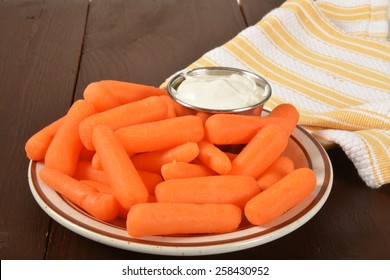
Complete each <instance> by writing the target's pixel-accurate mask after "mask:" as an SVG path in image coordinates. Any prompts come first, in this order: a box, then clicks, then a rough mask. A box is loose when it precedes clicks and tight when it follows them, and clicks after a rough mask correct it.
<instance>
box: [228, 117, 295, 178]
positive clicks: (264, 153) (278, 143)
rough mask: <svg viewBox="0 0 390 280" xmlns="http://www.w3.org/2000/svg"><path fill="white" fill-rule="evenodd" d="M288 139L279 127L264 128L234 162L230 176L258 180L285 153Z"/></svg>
mask: <svg viewBox="0 0 390 280" xmlns="http://www.w3.org/2000/svg"><path fill="white" fill-rule="evenodd" d="M288 139H289V136H288V135H287V133H286V132H285V131H284V130H283V129H281V128H280V127H279V126H276V125H272V124H271V125H267V126H266V127H264V128H262V129H261V130H259V132H258V133H257V134H256V135H255V136H254V137H253V138H252V140H251V141H249V143H248V144H247V145H246V146H245V147H244V149H243V150H242V151H241V152H240V153H239V154H238V155H237V157H236V158H235V159H234V160H233V161H232V169H231V171H230V174H237V175H248V176H252V177H254V178H258V177H259V176H260V174H261V173H263V172H264V171H265V170H266V169H267V168H268V167H270V166H271V164H272V163H273V162H274V161H275V160H276V159H277V158H278V157H279V156H280V155H281V154H282V153H283V151H284V150H285V149H286V147H287V144H288Z"/></svg>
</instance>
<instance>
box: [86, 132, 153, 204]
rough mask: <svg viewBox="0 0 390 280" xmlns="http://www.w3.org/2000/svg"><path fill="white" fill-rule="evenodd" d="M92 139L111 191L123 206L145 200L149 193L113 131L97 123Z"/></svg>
mask: <svg viewBox="0 0 390 280" xmlns="http://www.w3.org/2000/svg"><path fill="white" fill-rule="evenodd" d="M92 141H93V145H94V147H95V148H96V152H97V153H98V155H99V157H100V160H101V163H102V166H103V170H104V172H105V173H106V175H107V178H108V181H109V183H110V185H111V187H112V189H113V193H114V195H115V197H116V198H117V199H118V201H119V203H120V204H121V205H122V206H123V208H125V209H127V210H128V209H130V208H131V206H133V205H134V204H136V203H141V202H146V201H147V199H148V195H149V194H148V191H147V189H146V186H145V184H144V182H143V181H142V179H141V177H140V176H139V174H138V172H137V170H136V169H135V167H134V165H133V163H132V162H131V160H130V158H129V156H128V154H127V153H126V151H125V149H124V148H123V146H122V143H121V142H120V141H119V139H118V138H117V136H116V135H115V134H114V132H113V131H112V130H111V129H110V128H108V127H107V126H103V125H98V126H96V127H95V129H94V130H93V133H92ZM107 147H109V148H107Z"/></svg>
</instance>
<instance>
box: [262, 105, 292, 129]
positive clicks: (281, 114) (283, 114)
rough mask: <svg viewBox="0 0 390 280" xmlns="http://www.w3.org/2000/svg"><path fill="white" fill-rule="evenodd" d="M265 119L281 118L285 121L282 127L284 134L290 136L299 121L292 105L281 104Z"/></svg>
mask: <svg viewBox="0 0 390 280" xmlns="http://www.w3.org/2000/svg"><path fill="white" fill-rule="evenodd" d="M267 118H283V119H285V120H286V121H287V123H286V125H285V126H284V128H285V130H286V132H287V133H288V134H289V135H291V134H292V132H293V131H294V129H295V127H296V126H297V123H298V121H299V112H298V110H297V109H296V108H295V106H294V105H292V104H289V103H283V104H280V105H278V106H276V107H275V108H274V109H272V111H271V112H270V113H269V115H268V117H267Z"/></svg>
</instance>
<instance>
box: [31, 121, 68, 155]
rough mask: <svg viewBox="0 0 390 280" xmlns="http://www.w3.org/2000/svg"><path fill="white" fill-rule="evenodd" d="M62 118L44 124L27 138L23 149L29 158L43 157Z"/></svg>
mask: <svg viewBox="0 0 390 280" xmlns="http://www.w3.org/2000/svg"><path fill="white" fill-rule="evenodd" d="M64 118H65V117H62V118H60V119H58V120H56V121H54V122H52V123H51V124H49V125H47V126H45V127H44V128H42V129H41V130H39V131H38V132H36V133H35V134H34V135H33V136H31V137H30V138H29V139H28V140H27V142H26V145H25V147H24V149H25V151H26V155H27V157H28V158H29V159H31V160H35V161H39V160H43V159H44V158H45V154H46V151H47V149H48V148H49V146H50V143H51V141H52V140H53V137H54V135H55V134H56V132H57V130H58V128H59V127H60V126H61V124H62V122H63V120H64Z"/></svg>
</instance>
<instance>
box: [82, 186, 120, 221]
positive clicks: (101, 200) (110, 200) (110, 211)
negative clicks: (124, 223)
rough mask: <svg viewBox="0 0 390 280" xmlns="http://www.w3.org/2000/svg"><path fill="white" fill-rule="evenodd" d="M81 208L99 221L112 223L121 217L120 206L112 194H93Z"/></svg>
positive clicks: (84, 201) (85, 200) (89, 195)
mask: <svg viewBox="0 0 390 280" xmlns="http://www.w3.org/2000/svg"><path fill="white" fill-rule="evenodd" d="M81 208H83V209H85V210H86V211H87V212H89V213H90V214H91V215H92V216H94V217H95V218H97V219H99V220H102V221H112V220H114V219H115V218H116V217H117V216H118V215H119V209H120V204H119V203H118V200H117V199H116V198H115V197H114V196H113V195H112V194H107V193H101V192H91V193H89V194H88V195H87V197H86V198H85V199H84V200H83V202H82V203H81Z"/></svg>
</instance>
